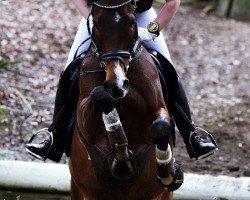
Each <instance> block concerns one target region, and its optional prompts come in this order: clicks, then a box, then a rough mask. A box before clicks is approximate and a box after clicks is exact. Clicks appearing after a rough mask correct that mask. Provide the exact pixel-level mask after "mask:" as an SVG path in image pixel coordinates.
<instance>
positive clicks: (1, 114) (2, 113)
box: [0, 107, 11, 130]
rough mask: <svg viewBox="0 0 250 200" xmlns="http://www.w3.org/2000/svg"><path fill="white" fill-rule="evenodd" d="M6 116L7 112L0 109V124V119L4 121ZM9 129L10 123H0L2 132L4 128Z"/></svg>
mask: <svg viewBox="0 0 250 200" xmlns="http://www.w3.org/2000/svg"><path fill="white" fill-rule="evenodd" d="M6 116H7V112H6V111H5V110H4V109H3V108H1V107H0V122H1V120H2V119H4V118H5V117H6ZM10 127H11V124H10V123H7V122H1V123H0V130H3V129H5V128H10Z"/></svg>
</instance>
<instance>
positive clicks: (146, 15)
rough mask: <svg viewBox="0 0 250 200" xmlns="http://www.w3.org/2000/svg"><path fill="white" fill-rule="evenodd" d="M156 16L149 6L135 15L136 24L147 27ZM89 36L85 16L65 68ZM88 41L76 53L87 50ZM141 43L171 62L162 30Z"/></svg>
mask: <svg viewBox="0 0 250 200" xmlns="http://www.w3.org/2000/svg"><path fill="white" fill-rule="evenodd" d="M156 16H157V15H156V12H155V10H154V9H153V8H150V9H149V10H147V11H145V12H143V13H139V14H137V16H136V21H137V26H139V27H143V28H147V25H148V23H149V22H152V21H154V20H155V18H156ZM89 37H90V35H89V33H88V29H87V20H86V19H85V18H82V20H81V22H80V25H79V28H78V30H77V33H76V36H75V39H74V42H73V44H72V46H71V49H70V51H69V56H68V59H67V62H66V65H65V68H66V67H67V66H68V65H69V64H70V63H71V62H72V61H73V59H74V55H75V53H76V50H77V48H78V47H79V46H80V45H81V43H82V42H83V41H84V40H86V39H87V38H89ZM90 42H91V40H88V41H87V42H86V43H84V44H83V45H82V46H81V47H80V48H79V49H78V52H77V55H79V54H81V53H82V52H84V51H87V50H88V48H89V45H90ZM142 43H143V45H144V46H145V47H146V48H150V49H154V50H156V51H158V52H160V53H161V54H162V55H163V56H164V57H165V58H167V59H168V60H169V61H170V62H171V58H170V54H169V50H168V46H167V44H166V42H165V40H164V37H163V34H162V32H160V35H159V36H158V37H157V38H155V39H154V40H148V41H143V42H142Z"/></svg>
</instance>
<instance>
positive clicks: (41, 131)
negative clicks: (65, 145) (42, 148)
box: [26, 128, 54, 161]
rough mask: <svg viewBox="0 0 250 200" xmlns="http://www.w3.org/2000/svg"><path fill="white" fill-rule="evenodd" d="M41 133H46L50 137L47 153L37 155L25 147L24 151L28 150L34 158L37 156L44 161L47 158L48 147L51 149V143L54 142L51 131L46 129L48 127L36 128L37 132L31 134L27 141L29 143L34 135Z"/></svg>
mask: <svg viewBox="0 0 250 200" xmlns="http://www.w3.org/2000/svg"><path fill="white" fill-rule="evenodd" d="M43 133H46V134H48V135H49V137H50V141H51V144H50V147H49V149H48V151H47V153H46V154H45V156H39V155H37V154H35V153H33V152H31V151H29V150H28V149H26V151H28V153H30V154H32V155H33V156H35V157H36V158H38V159H40V160H42V161H45V160H46V159H47V158H48V154H49V152H50V149H51V147H52V145H53V142H54V140H53V133H52V132H50V131H48V128H42V129H40V130H38V131H37V132H35V133H34V134H33V135H32V136H31V138H30V140H29V142H28V143H29V144H31V143H32V141H33V140H34V139H35V137H36V136H37V135H38V134H43Z"/></svg>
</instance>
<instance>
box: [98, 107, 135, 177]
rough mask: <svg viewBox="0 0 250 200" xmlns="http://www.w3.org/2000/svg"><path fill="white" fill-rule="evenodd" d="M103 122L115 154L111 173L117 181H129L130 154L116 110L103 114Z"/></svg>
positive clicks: (130, 170)
mask: <svg viewBox="0 0 250 200" xmlns="http://www.w3.org/2000/svg"><path fill="white" fill-rule="evenodd" d="M103 122H104V124H105V129H106V131H107V133H108V139H109V143H110V145H111V147H113V148H114V152H115V157H114V160H113V161H112V164H111V173H112V174H113V176H114V177H116V178H117V179H120V180H126V179H129V178H131V177H132V175H133V166H132V164H131V152H130V151H129V149H128V140H127V136H126V134H125V132H124V130H123V127H122V123H121V121H120V117H119V115H118V113H117V110H116V109H115V108H114V109H113V110H112V111H111V112H109V113H107V114H105V113H103Z"/></svg>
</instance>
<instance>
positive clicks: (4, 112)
mask: <svg viewBox="0 0 250 200" xmlns="http://www.w3.org/2000/svg"><path fill="white" fill-rule="evenodd" d="M6 115H7V113H6V111H5V110H4V109H3V108H0V119H1V118H2V117H5V116H6Z"/></svg>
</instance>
